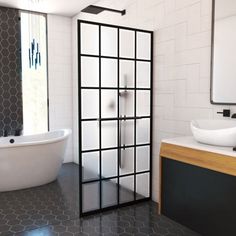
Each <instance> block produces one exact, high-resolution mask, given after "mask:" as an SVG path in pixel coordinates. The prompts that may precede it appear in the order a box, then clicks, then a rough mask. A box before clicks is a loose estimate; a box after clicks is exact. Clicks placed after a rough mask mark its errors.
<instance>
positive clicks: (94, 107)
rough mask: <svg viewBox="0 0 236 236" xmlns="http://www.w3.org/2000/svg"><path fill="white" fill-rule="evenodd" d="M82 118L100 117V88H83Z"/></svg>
mask: <svg viewBox="0 0 236 236" xmlns="http://www.w3.org/2000/svg"><path fill="white" fill-rule="evenodd" d="M81 95H82V119H85V118H98V117H99V90H95V89H93V90H82V94H81Z"/></svg>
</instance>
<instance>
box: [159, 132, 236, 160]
mask: <svg viewBox="0 0 236 236" xmlns="http://www.w3.org/2000/svg"><path fill="white" fill-rule="evenodd" d="M162 143H167V144H173V145H177V146H182V147H187V148H192V149H198V150H201V151H206V152H213V153H218V154H221V155H225V156H231V157H236V152H235V151H233V147H220V146H212V145H206V144H202V143H199V142H197V141H196V140H195V139H194V137H193V136H184V137H177V138H171V139H163V140H162Z"/></svg>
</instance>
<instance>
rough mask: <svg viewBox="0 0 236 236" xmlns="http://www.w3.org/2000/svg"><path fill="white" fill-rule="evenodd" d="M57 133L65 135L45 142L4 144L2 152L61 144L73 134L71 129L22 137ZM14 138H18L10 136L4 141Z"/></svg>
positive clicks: (0, 145) (1, 147) (1, 146)
mask: <svg viewBox="0 0 236 236" xmlns="http://www.w3.org/2000/svg"><path fill="white" fill-rule="evenodd" d="M57 132H63V135H61V136H59V137H53V138H48V139H45V140H38V141H28V142H24V141H22V142H20V143H13V144H11V143H3V144H1V143H0V150H1V149H8V148H16V147H25V146H36V145H45V144H51V143H57V142H60V141H63V140H65V139H67V138H68V137H69V136H70V135H71V133H72V130H71V129H58V130H53V131H49V132H47V133H40V134H34V135H23V136H22V137H24V136H27V137H29V136H40V135H43V134H48V133H57ZM14 138H17V137H15V136H9V137H4V139H9V140H10V139H14Z"/></svg>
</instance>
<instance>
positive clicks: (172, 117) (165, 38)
mask: <svg viewBox="0 0 236 236" xmlns="http://www.w3.org/2000/svg"><path fill="white" fill-rule="evenodd" d="M109 2H110V5H111V6H112V5H113V3H114V4H115V1H112V0H110V1H109ZM122 2H125V1H122ZM126 2H127V3H128V4H126V5H127V7H126V9H127V14H126V16H124V17H121V16H119V15H116V14H114V13H102V14H100V15H98V16H93V15H88V14H83V13H82V14H79V15H78V16H77V17H75V18H74V19H73V24H75V21H76V19H77V18H80V19H86V20H91V21H99V22H105V23H111V24H118V25H125V26H131V27H136V28H145V29H150V30H153V31H154V85H153V86H154V107H153V108H154V130H153V142H154V143H153V199H154V200H156V201H158V194H159V190H158V186H159V149H160V142H161V140H162V139H163V138H171V137H176V136H183V135H191V132H190V126H189V123H190V120H191V119H196V118H222V116H221V115H218V114H216V112H217V111H221V110H222V109H223V108H229V106H215V105H211V104H210V52H211V48H210V43H211V11H212V8H211V2H212V1H211V0H145V1H143V0H130V1H126ZM75 30H76V28H75V27H73V31H75ZM73 47H74V48H76V47H75V44H74V45H73ZM74 63H75V58H74ZM74 63H73V65H75V64H74ZM73 76H75V77H76V76H77V75H76V74H74V73H73ZM75 77H74V81H75V79H76V78H75ZM230 108H231V110H232V111H236V107H233V106H232V107H230ZM75 155H76V153H75Z"/></svg>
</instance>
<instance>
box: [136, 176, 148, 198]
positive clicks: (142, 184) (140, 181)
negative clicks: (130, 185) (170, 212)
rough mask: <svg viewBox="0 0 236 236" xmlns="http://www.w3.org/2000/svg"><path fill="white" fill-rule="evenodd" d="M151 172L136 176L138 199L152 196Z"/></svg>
mask: <svg viewBox="0 0 236 236" xmlns="http://www.w3.org/2000/svg"><path fill="white" fill-rule="evenodd" d="M149 182H150V181H149V173H147V174H141V175H137V176H136V199H137V200H138V199H142V198H146V197H149V196H150V193H149V186H150V183H149Z"/></svg>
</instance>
